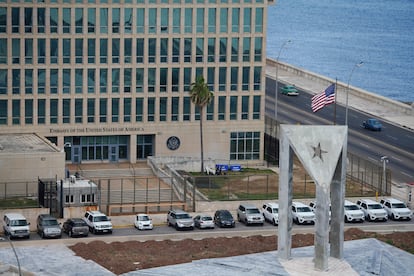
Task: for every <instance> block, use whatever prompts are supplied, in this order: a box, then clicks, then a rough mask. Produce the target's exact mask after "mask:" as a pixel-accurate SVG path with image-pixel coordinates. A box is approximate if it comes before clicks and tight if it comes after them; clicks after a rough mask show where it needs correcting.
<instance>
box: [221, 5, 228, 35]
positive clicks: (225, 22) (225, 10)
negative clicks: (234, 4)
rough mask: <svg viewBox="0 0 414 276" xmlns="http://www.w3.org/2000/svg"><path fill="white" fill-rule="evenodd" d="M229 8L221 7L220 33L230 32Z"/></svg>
mask: <svg viewBox="0 0 414 276" xmlns="http://www.w3.org/2000/svg"><path fill="white" fill-rule="evenodd" d="M228 13H229V9H228V8H221V9H220V33H227V32H228V27H227V25H228V16H229V15H228Z"/></svg>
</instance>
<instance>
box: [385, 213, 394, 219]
mask: <svg viewBox="0 0 414 276" xmlns="http://www.w3.org/2000/svg"><path fill="white" fill-rule="evenodd" d="M391 219H392V220H395V217H394V214H391ZM384 220H385V219H384Z"/></svg>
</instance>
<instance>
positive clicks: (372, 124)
mask: <svg viewBox="0 0 414 276" xmlns="http://www.w3.org/2000/svg"><path fill="white" fill-rule="evenodd" d="M362 127H363V128H365V129H369V130H373V131H381V129H382V124H381V123H380V121H378V120H377V119H374V118H371V119H368V120H366V121H363V122H362Z"/></svg>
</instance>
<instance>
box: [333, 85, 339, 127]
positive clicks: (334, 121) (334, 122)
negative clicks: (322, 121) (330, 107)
mask: <svg viewBox="0 0 414 276" xmlns="http://www.w3.org/2000/svg"><path fill="white" fill-rule="evenodd" d="M337 87H338V78H335V105H334V120H333V124H334V125H336V95H337V94H336V89H337Z"/></svg>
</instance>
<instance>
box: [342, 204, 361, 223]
mask: <svg viewBox="0 0 414 276" xmlns="http://www.w3.org/2000/svg"><path fill="white" fill-rule="evenodd" d="M344 216H345V222H354V221H360V222H364V220H365V215H364V212H362V211H361V210H360V209H359V207H358V205H356V204H355V203H353V202H351V201H349V200H345V202H344Z"/></svg>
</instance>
